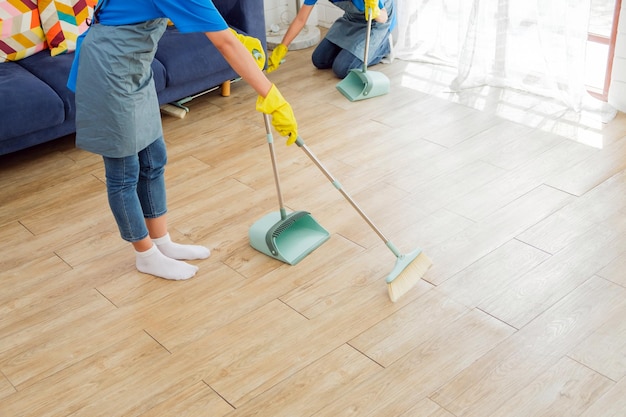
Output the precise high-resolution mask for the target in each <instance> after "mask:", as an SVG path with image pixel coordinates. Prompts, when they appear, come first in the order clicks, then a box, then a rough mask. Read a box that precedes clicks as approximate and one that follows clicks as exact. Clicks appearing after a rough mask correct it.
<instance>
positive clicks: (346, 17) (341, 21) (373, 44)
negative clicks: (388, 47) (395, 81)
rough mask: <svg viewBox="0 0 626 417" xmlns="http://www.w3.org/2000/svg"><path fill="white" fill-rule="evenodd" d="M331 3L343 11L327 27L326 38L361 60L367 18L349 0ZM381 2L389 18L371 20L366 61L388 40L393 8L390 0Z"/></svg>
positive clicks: (363, 54)
mask: <svg viewBox="0 0 626 417" xmlns="http://www.w3.org/2000/svg"><path fill="white" fill-rule="evenodd" d="M331 3H333V4H334V5H335V6H337V7H339V8H340V9H342V10H343V11H344V12H345V13H344V14H343V16H341V17H340V18H338V19H337V20H335V22H334V23H333V24H332V25H331V27H330V29H328V32H327V33H326V39H328V40H329V41H331V42H332V43H334V44H335V45H337V46H339V47H340V48H342V49H345V50H347V51H348V52H350V53H352V55H354V56H356V57H357V58H359V59H361V60H362V59H363V58H364V56H365V31H366V30H367V20H365V19H364V17H363V12H361V11H359V9H357V8H356V6H355V5H354V4H352V2H351V1H349V0H345V1H332V0H331ZM383 3H384V4H385V9H386V10H387V13H388V14H389V19H387V21H386V22H385V23H378V22H376V21H372V32H371V34H370V48H369V53H368V55H369V56H368V57H367V58H368V59H367V60H368V62H369V61H370V60H371V59H372V57H373V54H374V53H375V52H376V51H377V50H378V48H379V47H380V45H382V43H383V42H388V38H389V28H390V27H391V22H392V17H393V14H394V13H395V10H393V1H392V0H385V1H384V2H383Z"/></svg>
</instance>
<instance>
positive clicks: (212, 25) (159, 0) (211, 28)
mask: <svg viewBox="0 0 626 417" xmlns="http://www.w3.org/2000/svg"><path fill="white" fill-rule="evenodd" d="M103 1H104V2H105V4H104V6H103V7H102V10H101V11H100V13H99V22H100V23H102V24H103V25H109V26H120V25H129V24H134V23H141V22H145V21H148V20H152V19H158V18H163V17H166V18H169V19H170V20H171V21H172V22H173V23H174V25H176V28H178V30H179V31H181V32H215V31H220V30H224V29H227V28H228V25H227V24H226V22H225V21H224V18H223V17H222V15H221V14H220V13H219V11H218V10H217V9H216V8H215V5H214V4H213V2H212V1H211V0H185V1H180V0H132V1H129V0H100V1H99V3H102V2H103Z"/></svg>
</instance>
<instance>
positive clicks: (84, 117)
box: [76, 19, 167, 158]
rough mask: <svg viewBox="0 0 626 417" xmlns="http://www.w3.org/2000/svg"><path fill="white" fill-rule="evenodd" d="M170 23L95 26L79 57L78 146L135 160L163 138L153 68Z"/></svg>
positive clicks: (164, 20)
mask: <svg viewBox="0 0 626 417" xmlns="http://www.w3.org/2000/svg"><path fill="white" fill-rule="evenodd" d="M166 27H167V19H154V20H150V21H147V22H143V23H138V24H134V25H123V26H105V25H102V24H94V25H93V26H91V27H90V28H89V31H88V33H87V35H86V36H85V39H84V41H83V43H82V45H81V48H80V55H79V56H78V60H79V61H78V62H79V66H78V74H77V78H76V146H77V147H79V148H81V149H84V150H87V151H90V152H93V153H97V154H100V155H104V156H108V157H112V158H121V157H125V156H130V155H136V154H137V153H138V152H139V151H141V150H142V149H144V148H146V147H147V146H148V145H150V144H151V143H152V142H154V141H155V140H156V139H159V138H160V137H161V136H163V130H162V126H161V114H160V111H159V101H158V98H157V94H156V89H155V86H154V79H153V74H152V68H151V66H150V65H151V63H152V60H153V59H154V54H155V52H156V49H157V44H158V41H159V39H160V38H161V36H162V35H163V33H164V31H165V29H166Z"/></svg>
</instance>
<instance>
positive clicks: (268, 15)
mask: <svg viewBox="0 0 626 417" xmlns="http://www.w3.org/2000/svg"><path fill="white" fill-rule="evenodd" d="M296 1H299V2H300V4H302V2H303V0H265V2H264V5H265V27H266V29H267V30H269V29H270V27H271V26H272V25H273V24H278V25H281V27H282V26H283V25H284V26H285V27H286V26H288V25H289V23H291V21H292V20H293V18H294V17H295V15H296ZM342 14H343V12H342V11H341V10H340V9H339V8H338V7H335V6H333V5H332V4H330V2H328V1H324V0H318V2H317V4H316V5H315V8H314V9H313V12H312V13H311V17H310V18H309V21H308V22H307V24H309V25H314V26H315V25H317V26H322V27H330V25H331V24H332V23H333V22H334V21H335V19H337V18H338V17H339V16H341V15H342Z"/></svg>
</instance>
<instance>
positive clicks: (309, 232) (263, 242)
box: [248, 114, 330, 265]
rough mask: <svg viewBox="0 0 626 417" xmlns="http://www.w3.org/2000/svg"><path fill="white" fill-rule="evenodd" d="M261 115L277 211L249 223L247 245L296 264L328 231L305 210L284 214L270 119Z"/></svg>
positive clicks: (320, 241)
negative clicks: (271, 169) (272, 176)
mask: <svg viewBox="0 0 626 417" xmlns="http://www.w3.org/2000/svg"><path fill="white" fill-rule="evenodd" d="M263 117H264V118H265V129H266V131H267V143H268V144H269V148H270V155H271V157H272V167H273V169H274V180H275V182H276V190H277V192H278V202H279V204H280V211H275V212H272V213H269V214H266V215H265V216H263V217H262V218H261V219H259V220H257V221H256V222H255V223H254V224H253V225H252V226H250V229H249V231H248V236H249V238H250V246H252V247H253V248H254V249H256V250H258V251H259V252H261V253H264V254H266V255H268V256H271V257H272V258H275V259H278V260H279V261H282V262H285V263H288V264H290V265H295V264H297V263H298V262H300V261H301V260H302V259H303V258H304V257H305V256H307V255H308V254H309V253H311V252H313V251H314V250H315V249H317V248H318V247H319V246H320V245H321V244H322V243H324V242H326V241H327V240H328V238H329V237H330V233H328V231H327V230H326V229H324V228H323V227H322V226H320V225H319V224H318V223H317V222H316V221H315V219H314V218H313V217H312V216H311V213H309V212H307V211H294V212H292V213H289V214H287V212H286V210H285V208H284V205H283V197H282V193H281V191H280V180H279V178H278V167H277V164H276V155H275V153H274V140H273V139H272V132H271V126H270V120H269V116H268V115H267V114H264V115H263Z"/></svg>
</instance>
